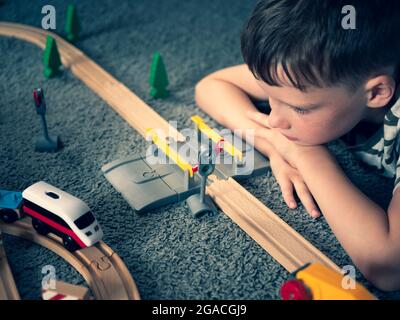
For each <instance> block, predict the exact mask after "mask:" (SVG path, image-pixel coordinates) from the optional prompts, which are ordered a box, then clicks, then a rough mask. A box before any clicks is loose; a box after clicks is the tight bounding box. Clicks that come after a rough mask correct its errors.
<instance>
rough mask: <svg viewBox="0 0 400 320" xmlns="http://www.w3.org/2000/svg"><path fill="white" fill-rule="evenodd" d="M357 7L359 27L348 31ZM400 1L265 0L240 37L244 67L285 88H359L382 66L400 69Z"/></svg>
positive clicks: (304, 89) (270, 82)
mask: <svg viewBox="0 0 400 320" xmlns="http://www.w3.org/2000/svg"><path fill="white" fill-rule="evenodd" d="M346 5H352V6H353V7H354V8H355V12H356V28H355V29H344V28H343V27H342V19H343V18H344V17H345V16H346V14H344V13H342V8H343V7H344V6H346ZM399 32H400V1H399V0H261V1H259V2H258V3H257V5H256V7H255V9H254V11H253V13H252V15H251V17H250V19H249V21H248V23H247V25H246V26H245V28H244V30H243V31H242V34H241V48H242V54H243V58H244V61H245V63H246V64H247V65H248V67H249V69H250V70H251V72H252V73H253V74H254V76H255V77H256V78H257V79H261V80H263V81H265V82H266V83H268V84H269V85H274V86H281V84H282V81H280V80H279V76H278V72H277V71H278V66H279V65H281V67H282V69H283V71H284V73H285V75H286V77H287V78H288V80H289V81H290V83H291V85H293V86H294V87H296V88H298V89H299V90H302V91H306V90H307V87H308V86H310V85H311V86H316V87H323V86H333V85H337V84H345V85H347V86H348V87H349V88H352V89H355V88H357V87H358V86H359V85H360V84H361V83H362V82H363V81H365V80H366V79H367V77H369V76H371V75H372V74H373V73H374V72H376V71H378V70H380V69H381V68H382V67H388V66H394V67H396V70H397V75H394V76H395V77H396V76H397V79H396V80H398V76H399V65H400V63H399V62H400V36H399Z"/></svg>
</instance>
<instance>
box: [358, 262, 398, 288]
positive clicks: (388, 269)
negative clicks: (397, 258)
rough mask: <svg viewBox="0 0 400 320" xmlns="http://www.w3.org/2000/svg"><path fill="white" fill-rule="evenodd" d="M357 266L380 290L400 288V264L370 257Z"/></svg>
mask: <svg viewBox="0 0 400 320" xmlns="http://www.w3.org/2000/svg"><path fill="white" fill-rule="evenodd" d="M357 266H358V268H359V270H360V271H361V273H362V274H363V275H364V277H365V278H366V279H367V280H368V281H369V282H370V283H371V284H372V285H373V286H374V287H376V288H378V289H379V290H382V291H396V290H399V289H400V265H395V264H394V263H393V262H392V261H387V262H385V261H382V260H379V259H375V260H373V259H368V260H366V261H364V262H363V263H359V264H358V265H357Z"/></svg>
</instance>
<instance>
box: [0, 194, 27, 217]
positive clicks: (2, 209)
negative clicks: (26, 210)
mask: <svg viewBox="0 0 400 320" xmlns="http://www.w3.org/2000/svg"><path fill="white" fill-rule="evenodd" d="M21 203H22V192H19V191H8V190H1V189H0V219H1V220H3V221H4V222H6V223H11V222H14V221H16V220H18V219H19V218H20V217H21V213H20V210H19V209H20V207H21Z"/></svg>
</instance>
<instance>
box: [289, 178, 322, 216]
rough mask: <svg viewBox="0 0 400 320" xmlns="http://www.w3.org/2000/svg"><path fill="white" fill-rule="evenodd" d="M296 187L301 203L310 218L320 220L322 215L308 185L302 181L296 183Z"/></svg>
mask: <svg viewBox="0 0 400 320" xmlns="http://www.w3.org/2000/svg"><path fill="white" fill-rule="evenodd" d="M294 186H295V188H296V192H297V195H298V197H299V199H300V201H301V203H302V204H303V206H304V207H305V208H306V210H307V211H308V213H309V214H310V216H311V217H313V218H314V219H315V218H318V217H319V216H320V215H321V213H320V212H319V210H318V209H317V206H316V205H315V201H314V198H313V196H312V195H311V192H310V190H308V187H307V186H306V184H305V183H304V182H302V181H295V182H294Z"/></svg>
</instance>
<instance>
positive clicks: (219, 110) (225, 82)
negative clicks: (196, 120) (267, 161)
mask: <svg viewBox="0 0 400 320" xmlns="http://www.w3.org/2000/svg"><path fill="white" fill-rule="evenodd" d="M195 99H196V103H197V105H198V106H199V107H200V108H201V109H202V110H203V111H204V112H205V113H207V114H208V115H210V117H212V118H213V119H215V120H216V121H217V122H218V123H220V124H221V125H222V126H224V127H226V128H229V129H231V130H235V129H239V128H240V129H247V128H248V129H256V128H259V127H260V126H259V125H258V124H257V123H256V122H254V121H252V120H250V119H248V118H247V117H246V112H247V111H248V110H257V109H256V107H255V106H254V104H253V102H252V100H251V99H255V100H264V101H266V100H268V96H267V95H266V94H265V93H264V91H263V90H262V89H261V88H260V86H259V85H258V84H257V82H256V79H255V78H254V76H253V74H252V73H251V72H250V70H249V69H248V67H247V65H245V64H243V65H238V66H234V67H230V68H226V69H222V70H219V71H216V72H214V73H212V74H210V75H208V76H207V77H205V78H203V79H202V80H201V81H200V82H199V83H198V84H197V85H196V88H195ZM261 142H262V143H261ZM254 145H255V147H256V148H257V149H258V150H259V151H260V152H262V153H263V154H265V155H266V156H267V157H270V155H271V153H272V146H271V145H270V144H268V143H265V141H261V139H258V138H255V139H254Z"/></svg>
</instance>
